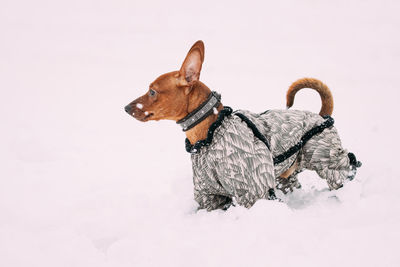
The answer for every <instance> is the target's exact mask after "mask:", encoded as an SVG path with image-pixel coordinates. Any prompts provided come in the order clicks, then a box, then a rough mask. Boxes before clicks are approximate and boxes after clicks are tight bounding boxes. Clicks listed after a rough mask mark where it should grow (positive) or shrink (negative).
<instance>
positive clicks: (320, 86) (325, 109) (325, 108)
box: [286, 78, 333, 116]
mask: <svg viewBox="0 0 400 267" xmlns="http://www.w3.org/2000/svg"><path fill="white" fill-rule="evenodd" d="M303 88H311V89H314V90H316V91H317V92H318V93H319V95H320V97H321V100H322V107H321V110H320V111H319V115H321V116H325V115H332V112H333V96H332V93H331V90H329V88H328V86H326V85H325V84H324V83H323V82H321V81H320V80H317V79H314V78H303V79H299V80H297V81H295V82H294V83H292V85H291V86H290V87H289V89H288V91H287V93H286V107H287V108H290V107H291V106H293V102H294V96H295V95H296V93H297V92H298V91H300V90H301V89H303Z"/></svg>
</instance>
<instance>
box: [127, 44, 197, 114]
mask: <svg viewBox="0 0 400 267" xmlns="http://www.w3.org/2000/svg"><path fill="white" fill-rule="evenodd" d="M203 61H204V43H203V42H202V41H197V42H196V43H195V44H194V45H193V46H192V48H190V50H189V52H188V53H187V55H186V58H185V60H184V61H183V64H182V66H181V69H180V70H179V71H173V72H169V73H165V74H163V75H161V76H160V77H158V78H157V79H156V80H155V81H154V82H152V83H151V84H150V86H149V89H148V91H147V92H146V93H145V94H144V95H142V96H141V97H139V98H137V99H135V100H133V101H132V102H131V103H130V104H129V105H127V106H126V107H125V111H126V112H127V113H128V114H130V115H132V116H133V117H134V118H136V119H137V120H139V121H149V120H175V121H177V120H179V119H181V118H183V117H184V116H185V115H186V114H187V113H188V112H187V110H188V104H189V101H188V95H189V93H190V92H191V90H192V87H193V84H194V83H195V82H197V81H198V80H199V78H200V71H201V66H202V64H203Z"/></svg>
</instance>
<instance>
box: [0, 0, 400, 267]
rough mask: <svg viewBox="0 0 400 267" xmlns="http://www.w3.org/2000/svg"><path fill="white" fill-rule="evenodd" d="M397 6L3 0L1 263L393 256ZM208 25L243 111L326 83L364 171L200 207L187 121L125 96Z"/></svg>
mask: <svg viewBox="0 0 400 267" xmlns="http://www.w3.org/2000/svg"><path fill="white" fill-rule="evenodd" d="M399 3H400V2H398V1H361V0H359V1H311V0H310V1H237V2H235V1H196V2H188V1H179V2H178V1H140V2H139V1H94V0H93V1H88V0H79V1H77V0H75V1H11V0H1V1H0V90H1V91H0V92H1V94H0V123H1V128H0V129H1V131H0V266H4V267H17V266H24V267H25V266H57V267H58V266H68V267H70V266H82V267H83V266H84V267H88V266H96V267H101V266H113V267H114V266H339V265H340V266H399V265H400V254H399V253H398V242H399V238H400V230H399V224H400V207H399V204H400V194H399V190H400V189H399V185H400V181H399V179H400V175H399V174H398V171H397V168H396V167H397V166H399V162H398V160H399V157H398V153H397V151H398V149H399V145H398V139H397V136H398V131H399V126H398V123H399V118H398V114H399V112H398V108H399V104H398V98H399V96H400V95H399V91H398V90H399V86H398V82H399V81H398V79H399V62H400V49H399V48H400V38H399V28H400V18H399V15H398V14H399V11H400V4H399ZM198 39H202V40H203V41H204V42H205V45H206V56H205V63H204V65H203V72H202V75H201V80H202V81H203V82H204V83H206V84H207V85H208V86H209V87H210V88H211V89H213V90H217V91H218V92H220V93H221V94H222V99H223V103H224V104H226V105H229V106H231V107H233V108H235V109H236V108H241V109H249V110H252V111H255V112H261V111H264V110H266V109H276V108H279V109H280V108H284V107H285V99H284V96H285V93H286V89H287V88H288V86H289V85H290V84H291V83H292V82H293V81H295V80H296V79H298V78H301V77H316V78H319V79H321V80H322V81H324V82H325V83H326V84H327V85H328V86H329V87H330V88H331V90H332V92H333V95H334V100H335V110H334V113H333V117H334V118H335V120H336V127H337V128H338V130H339V133H340V135H341V138H342V141H343V145H344V146H345V147H346V148H348V149H349V150H350V151H352V152H354V153H355V154H356V155H357V157H358V158H359V159H360V160H361V161H362V162H363V164H364V166H363V167H362V168H361V169H360V170H359V173H358V176H357V178H356V180H355V181H353V182H351V183H349V184H346V185H345V187H344V188H342V189H340V190H339V191H335V192H329V191H327V190H326V189H327V185H326V183H325V182H324V181H322V180H320V179H319V178H318V177H317V176H316V175H315V174H314V173H311V172H305V173H303V174H302V175H301V181H302V183H303V188H302V189H301V190H298V191H296V192H294V193H293V194H292V195H289V196H286V197H282V198H283V200H284V203H277V202H271V201H259V202H258V203H257V204H256V205H255V206H254V207H253V208H252V209H250V210H246V209H244V208H240V207H239V208H232V209H230V210H228V211H227V212H221V211H215V212H212V213H206V212H198V213H195V209H196V203H195V202H194V201H193V196H192V194H193V186H192V181H191V179H192V177H191V164H190V158H189V155H188V154H187V153H186V152H185V150H184V134H183V133H182V131H181V130H180V129H179V127H178V126H177V125H175V123H174V122H157V123H154V122H151V123H146V124H143V123H140V122H138V121H136V120H134V119H132V118H131V117H129V116H128V115H127V114H126V113H125V112H124V111H123V107H124V106H125V105H126V104H128V103H129V102H130V101H132V100H133V99H135V98H136V97H138V96H139V95H142V94H143V93H144V92H145V91H146V90H147V86H148V84H149V83H150V82H151V81H153V80H154V79H155V78H156V77H157V76H158V75H160V74H162V73H164V72H168V71H172V70H176V69H178V68H179V67H180V64H181V62H182V60H183V59H184V57H185V55H186V52H187V51H188V49H189V48H190V46H191V45H192V44H193V43H194V42H195V41H196V40H198ZM295 108H298V109H306V110H311V111H315V112H318V111H319V108H320V99H319V97H318V95H317V94H316V93H315V92H312V91H307V90H306V91H302V92H301V93H300V94H299V95H298V98H297V99H296V103H295Z"/></svg>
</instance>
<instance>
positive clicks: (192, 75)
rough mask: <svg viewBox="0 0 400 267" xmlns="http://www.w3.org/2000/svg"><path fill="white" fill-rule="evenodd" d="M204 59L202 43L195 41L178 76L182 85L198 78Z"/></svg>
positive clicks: (186, 84) (189, 83) (187, 84)
mask: <svg viewBox="0 0 400 267" xmlns="http://www.w3.org/2000/svg"><path fill="white" fill-rule="evenodd" d="M203 61H204V43H203V41H201V40H200V41H197V42H196V43H195V44H194V45H193V46H192V48H190V50H189V52H188V53H187V55H186V58H185V60H184V61H183V64H182V67H181V69H180V70H179V76H180V78H181V83H182V85H183V86H190V85H191V84H193V82H194V81H198V80H199V78H200V71H201V66H202V64H203Z"/></svg>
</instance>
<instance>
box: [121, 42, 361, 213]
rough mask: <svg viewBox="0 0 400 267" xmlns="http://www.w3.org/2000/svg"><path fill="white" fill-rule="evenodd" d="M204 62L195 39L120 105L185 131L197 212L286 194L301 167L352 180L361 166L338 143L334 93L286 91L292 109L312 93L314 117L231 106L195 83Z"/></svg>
mask: <svg viewBox="0 0 400 267" xmlns="http://www.w3.org/2000/svg"><path fill="white" fill-rule="evenodd" d="M203 61H204V43H203V42H202V41H197V42H196V43H195V44H194V45H193V46H192V47H191V49H190V50H189V52H188V53H187V55H186V58H185V59H184V61H183V64H182V66H181V68H180V70H179V71H173V72H169V73H165V74H163V75H161V76H160V77H158V78H157V79H156V80H155V81H154V82H152V83H151V84H150V86H149V89H148V91H147V92H146V93H145V94H144V95H143V96H141V97H139V98H137V99H135V100H134V101H132V102H131V103H130V104H128V105H127V106H126V107H125V111H126V112H127V113H128V114H129V115H131V116H133V117H134V118H135V119H137V120H139V121H142V122H146V121H149V120H173V121H175V122H176V123H177V124H178V125H180V126H181V127H182V129H183V131H185V133H186V137H187V138H186V141H185V142H186V150H187V151H188V152H189V153H191V160H192V167H193V182H194V199H195V200H196V201H197V202H198V204H199V209H206V210H208V211H211V210H214V209H227V208H229V207H230V206H231V205H241V206H244V207H247V208H250V207H251V206H252V205H254V203H255V202H256V201H257V200H259V199H276V195H275V189H279V190H281V191H282V192H283V193H288V192H291V191H293V189H294V188H300V187H301V185H300V183H299V182H298V180H297V174H298V173H300V172H301V171H302V170H304V169H309V170H314V171H316V172H317V173H318V175H319V176H320V177H321V178H323V179H326V181H327V183H328V186H329V188H330V189H332V190H334V189H338V188H340V187H342V186H343V183H344V182H345V181H346V180H352V179H353V178H354V175H355V173H356V170H357V168H358V167H360V166H361V163H360V162H359V161H357V160H356V157H355V156H354V154H353V153H349V152H348V151H347V150H345V149H343V148H342V145H341V141H340V138H339V135H338V133H337V131H336V128H335V127H334V126H333V123H334V120H333V119H332V118H331V117H330V115H331V114H332V111H333V97H332V94H331V91H330V90H329V88H328V87H327V86H326V85H325V84H323V83H322V82H321V81H319V80H317V79H312V78H304V79H300V80H298V81H296V82H294V83H293V84H292V85H291V86H290V88H289V90H288V91H287V95H286V100H287V107H288V108H290V107H291V106H292V105H293V102H294V98H295V95H296V93H297V92H298V91H299V90H301V89H302V88H311V89H314V90H316V91H317V92H318V93H319V94H320V96H321V100H322V107H321V110H320V112H319V114H315V113H312V112H308V111H299V110H288V109H287V110H268V111H265V112H263V113H260V114H257V113H253V112H250V111H245V110H239V111H232V109H231V108H230V107H227V106H224V105H223V104H222V103H221V97H220V95H219V94H218V93H217V92H213V91H211V90H210V89H209V88H208V87H207V86H206V85H205V84H203V83H202V82H200V80H199V79H200V72H201V68H202V64H203Z"/></svg>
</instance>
